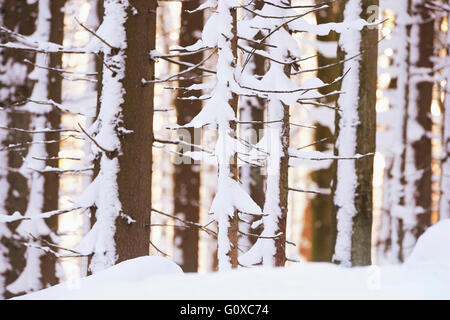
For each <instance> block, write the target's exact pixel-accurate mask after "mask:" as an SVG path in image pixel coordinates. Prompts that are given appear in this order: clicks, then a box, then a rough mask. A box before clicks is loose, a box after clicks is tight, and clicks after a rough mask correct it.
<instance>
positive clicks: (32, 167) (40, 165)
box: [8, 0, 65, 294]
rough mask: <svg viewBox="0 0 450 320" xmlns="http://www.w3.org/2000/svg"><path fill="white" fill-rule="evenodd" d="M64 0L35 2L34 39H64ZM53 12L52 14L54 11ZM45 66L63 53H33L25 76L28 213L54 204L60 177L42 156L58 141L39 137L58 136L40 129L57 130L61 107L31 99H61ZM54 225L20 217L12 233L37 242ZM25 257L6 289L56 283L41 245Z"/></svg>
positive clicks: (54, 152)
mask: <svg viewBox="0 0 450 320" xmlns="http://www.w3.org/2000/svg"><path fill="white" fill-rule="evenodd" d="M64 2H65V1H63V0H58V1H53V2H52V3H50V1H49V0H40V1H39V2H38V18H37V25H36V32H35V33H34V35H33V38H34V39H35V40H36V41H44V42H48V41H54V42H55V43H60V44H62V40H63V21H64V13H63V12H62V10H61V9H62V8H63V7H64ZM53 14H54V15H55V16H52V15H53ZM49 67H53V68H57V67H61V55H60V54H58V55H54V56H51V57H50V58H48V57H47V55H46V54H43V53H37V54H36V61H35V69H34V71H33V72H32V73H31V74H30V75H29V78H30V79H32V80H34V81H36V82H35V84H34V87H33V92H32V94H31V97H30V100H31V101H30V102H28V103H27V104H26V105H25V106H24V107H23V109H24V111H25V112H30V113H31V121H30V129H31V130H35V131H38V132H37V133H34V134H33V137H32V145H31V147H30V149H29V151H28V154H27V156H26V158H25V161H24V163H23V165H22V168H21V170H20V171H21V173H22V174H23V175H24V176H25V177H27V179H28V187H29V199H28V204H27V209H26V211H25V216H29V217H32V216H34V215H37V214H40V213H42V212H46V211H52V210H56V209H58V192H59V176H58V174H57V173H56V172H52V171H51V170H47V167H48V166H53V168H57V167H58V161H55V160H45V159H48V158H51V157H57V156H58V151H59V144H58V143H46V144H44V143H43V141H50V140H55V141H58V140H59V133H56V132H51V133H45V132H44V131H43V130H46V129H52V130H57V129H58V128H59V124H60V114H59V110H54V109H53V108H52V107H51V106H49V105H42V104H39V103H35V102H33V101H48V100H53V101H55V102H57V103H59V102H60V101H61V78H60V77H58V75H57V74H56V72H51V71H50V70H48V68H49ZM42 159H44V160H42ZM56 229H57V217H51V218H50V219H47V220H46V221H43V220H28V221H27V220H25V221H22V222H21V223H20V225H19V227H18V228H17V230H16V232H17V234H18V235H19V236H20V237H22V238H23V239H24V240H25V241H26V242H28V243H31V244H32V245H34V246H37V247H38V246H39V245H40V242H41V239H42V240H46V241H50V242H55V239H56V238H55V234H56V231H57V230H56ZM25 260H26V263H25V269H24V270H23V271H22V273H21V274H20V276H19V278H17V279H16V280H15V281H14V282H13V283H12V284H10V285H9V286H8V290H9V291H10V292H12V293H13V294H19V293H25V292H30V291H36V290H39V289H42V288H45V287H46V286H48V285H54V284H56V283H57V281H58V279H57V276H56V271H55V270H56V266H55V262H56V260H55V258H54V257H53V256H50V255H49V254H46V253H45V252H44V251H42V250H41V249H38V248H35V247H27V249H26V252H25Z"/></svg>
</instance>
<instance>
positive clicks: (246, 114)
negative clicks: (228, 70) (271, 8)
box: [239, 0, 266, 250]
mask: <svg viewBox="0 0 450 320" xmlns="http://www.w3.org/2000/svg"><path fill="white" fill-rule="evenodd" d="M263 5H264V3H263V1H260V0H257V1H254V4H253V5H252V6H251V8H252V10H261V9H262V6H263ZM243 14H244V16H245V17H244V18H243V19H250V18H252V17H254V14H253V13H251V12H247V11H245V12H244V13H243ZM260 39H262V34H261V33H260V32H258V33H257V34H256V35H255V36H254V39H253V40H254V41H258V40H260ZM245 45H246V46H248V47H249V48H254V49H264V46H259V45H257V44H256V43H255V42H252V41H246V42H245ZM248 55H249V53H246V54H243V57H242V60H244V61H245V60H246V59H247V57H248ZM265 71H266V68H265V59H264V57H261V56H259V55H253V56H251V59H250V60H249V62H248V64H247V66H246V68H245V69H244V72H246V73H248V74H249V75H252V76H259V77H262V76H264V73H265ZM265 106H266V101H265V99H263V98H261V97H246V96H243V97H242V98H241V99H240V101H239V119H240V121H242V122H243V123H242V124H241V125H240V127H239V135H240V136H241V138H242V139H244V140H246V141H247V142H249V143H251V144H256V143H257V142H258V141H259V140H260V139H261V138H262V135H263V129H264V124H263V121H264V110H265ZM246 122H247V123H246ZM240 180H241V181H242V183H243V185H244V188H245V190H246V191H247V193H248V194H249V195H250V196H251V197H252V199H253V200H254V201H255V202H256V203H257V204H258V205H259V206H260V207H263V206H264V175H263V172H262V169H261V168H260V167H258V166H254V165H250V164H244V165H242V166H241V168H240ZM246 220H248V222H252V221H253V220H251V217H247V219H246ZM248 222H247V221H245V222H244V221H240V222H239V230H241V231H243V232H245V233H247V234H248V233H250V234H258V233H260V232H257V230H254V229H253V228H252V227H251V225H249V224H248ZM256 240H257V238H256V237H254V236H246V235H244V234H240V235H239V248H242V249H243V250H246V249H249V248H250V247H251V245H252V244H254V243H255V242H256Z"/></svg>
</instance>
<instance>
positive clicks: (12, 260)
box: [0, 0, 36, 298]
mask: <svg viewBox="0 0 450 320" xmlns="http://www.w3.org/2000/svg"><path fill="white" fill-rule="evenodd" d="M0 8H1V11H2V12H1V14H0V20H1V21H0V23H1V25H3V26H5V27H7V28H9V29H13V30H17V31H18V32H20V33H22V34H24V35H30V34H32V33H33V32H34V30H35V23H34V20H35V16H33V15H32V14H31V12H34V11H35V8H36V5H33V4H30V5H28V4H27V3H26V0H21V1H17V0H2V1H0ZM3 36H6V35H4V34H3V35H2V38H3ZM0 54H1V55H0V59H1V60H0V86H1V91H0V107H2V108H5V109H6V110H0V126H3V127H11V128H19V129H27V128H28V125H29V123H28V121H29V115H28V114H26V113H16V112H10V110H8V109H10V106H11V104H13V103H15V102H19V101H22V100H23V97H29V96H30V94H31V88H32V83H31V82H30V81H28V80H27V74H28V72H29V70H28V68H27V66H26V65H25V64H24V63H23V60H24V59H26V58H27V59H29V60H32V59H33V54H31V53H24V52H18V51H16V50H8V49H2V50H1V53H0ZM29 139H30V137H29V135H28V134H26V133H23V132H19V131H10V130H4V129H0V149H2V151H0V183H1V186H2V187H1V188H0V189H1V190H0V213H1V214H13V213H14V212H15V211H19V212H25V210H26V204H27V197H28V186H27V182H26V179H25V177H24V176H22V175H21V174H20V173H19V172H17V171H15V170H7V168H14V169H18V168H20V167H21V165H22V162H23V160H22V152H23V153H26V149H27V148H26V147H25V148H21V149H20V150H18V149H15V150H10V151H8V150H7V149H4V148H5V147H6V146H8V145H11V144H17V143H19V142H22V141H23V142H25V141H29ZM17 225H18V224H17V223H15V224H8V225H5V224H2V225H0V241H1V242H0V252H1V253H0V260H1V262H0V269H1V270H0V297H2V296H4V297H5V298H9V297H11V295H12V294H11V293H10V292H7V291H5V290H6V289H5V286H6V285H8V284H10V283H11V282H13V281H14V280H15V279H16V278H17V277H18V275H19V274H20V272H21V270H22V269H23V268H24V264H25V260H24V252H25V247H23V246H20V245H18V244H17V243H15V242H13V241H11V239H10V236H11V235H12V233H11V231H14V230H15V229H16V227H17Z"/></svg>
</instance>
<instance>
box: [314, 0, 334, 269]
mask: <svg viewBox="0 0 450 320" xmlns="http://www.w3.org/2000/svg"><path fill="white" fill-rule="evenodd" d="M317 2H319V1H317ZM339 9H340V8H339V4H338V3H333V4H331V6H330V7H329V8H327V9H325V10H320V11H318V12H317V13H316V20H317V24H323V23H330V22H339V21H342V11H340V10H339ZM317 40H318V41H323V42H325V43H333V42H336V43H337V41H338V40H339V34H338V33H336V32H334V31H332V32H330V33H329V34H328V35H326V36H317ZM336 62H338V58H337V57H333V58H329V57H327V56H325V55H323V54H322V53H321V52H320V51H319V53H318V56H317V64H318V67H324V66H327V65H330V64H333V63H336ZM340 72H341V68H340V67H339V65H336V66H333V67H327V68H326V69H319V71H318V72H317V77H318V78H319V79H320V80H322V81H323V82H325V83H331V82H333V81H334V80H335V79H336V78H337V77H339V76H340V75H341V73H340ZM338 87H339V85H338V84H335V85H333V86H328V87H325V88H323V89H320V90H319V92H320V93H321V94H329V93H331V92H333V91H336V90H337V89H339V88H338ZM336 100H337V96H336V95H331V96H328V97H327V98H326V101H327V103H328V104H334V103H336ZM311 112H314V111H311ZM330 112H331V111H330ZM315 118H316V117H315ZM314 126H316V128H317V129H315V131H314V139H313V141H320V140H322V139H327V140H325V141H324V142H321V143H318V144H317V145H316V150H317V151H321V152H325V151H329V149H330V144H333V143H334V140H335V139H334V128H330V127H328V126H326V125H324V124H321V123H320V122H316V123H314ZM332 166H333V165H331V166H330V167H328V168H324V169H319V170H316V171H313V172H312V173H311V179H312V181H314V183H315V184H316V185H317V188H320V189H328V188H330V186H331V182H332V179H333V168H332ZM311 215H312V216H311V245H312V247H311V261H325V262H331V258H332V256H333V250H334V245H335V242H336V216H335V215H334V213H333V199H332V197H331V195H324V194H320V195H313V197H312V199H311Z"/></svg>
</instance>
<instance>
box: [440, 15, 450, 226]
mask: <svg viewBox="0 0 450 320" xmlns="http://www.w3.org/2000/svg"><path fill="white" fill-rule="evenodd" d="M447 19H448V16H447ZM446 40H447V43H446V49H447V54H448V53H449V52H450V32H447V38H446ZM446 61H449V58H448V57H446ZM444 77H445V80H446V86H445V88H446V91H445V102H444V121H443V124H444V128H443V135H442V153H443V155H442V162H441V167H442V172H441V199H440V204H439V219H440V220H443V219H450V67H448V66H447V67H446V68H445V71H444Z"/></svg>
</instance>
